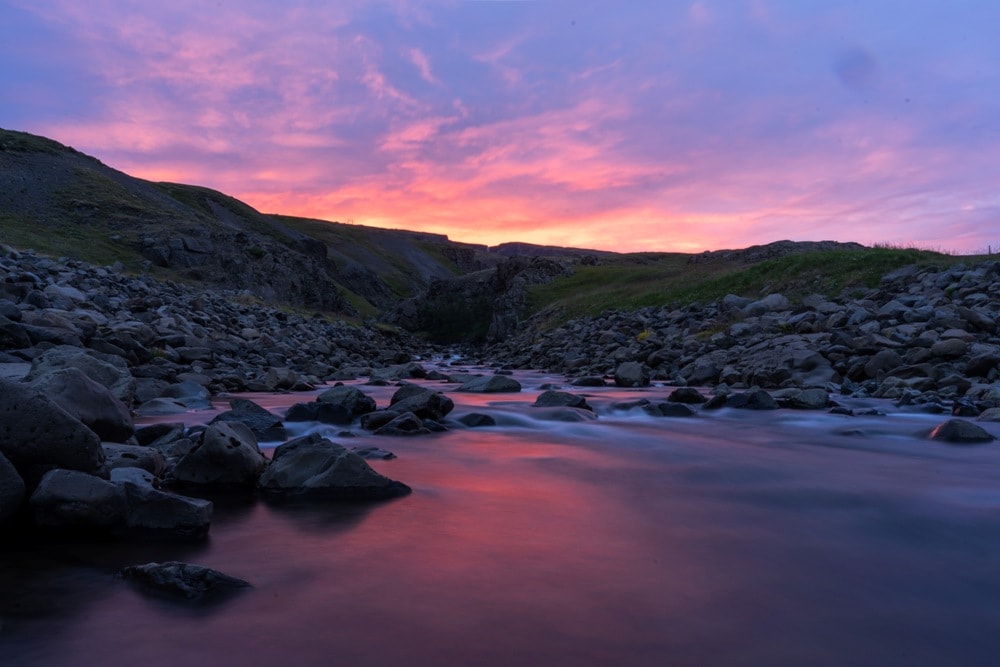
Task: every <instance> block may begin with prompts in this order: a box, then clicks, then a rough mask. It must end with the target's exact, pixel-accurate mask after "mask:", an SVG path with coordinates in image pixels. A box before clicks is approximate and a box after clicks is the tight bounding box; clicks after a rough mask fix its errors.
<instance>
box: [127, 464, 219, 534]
mask: <svg viewBox="0 0 1000 667" xmlns="http://www.w3.org/2000/svg"><path fill="white" fill-rule="evenodd" d="M111 481H112V482H113V483H115V484H117V485H118V486H119V487H121V488H122V490H123V491H124V493H125V527H124V531H123V532H124V533H126V534H127V535H129V536H134V537H154V538H191V539H199V538H202V537H205V535H207V534H208V529H209V526H210V525H211V523H212V503H211V501H208V500H203V499H201V498H188V497H187V496H181V495H178V494H176V493H168V492H166V491H161V490H159V489H157V488H155V487H154V486H153V478H152V475H150V474H149V473H148V472H146V471H144V470H140V469H139V468H119V469H116V470H113V471H112V472H111Z"/></svg>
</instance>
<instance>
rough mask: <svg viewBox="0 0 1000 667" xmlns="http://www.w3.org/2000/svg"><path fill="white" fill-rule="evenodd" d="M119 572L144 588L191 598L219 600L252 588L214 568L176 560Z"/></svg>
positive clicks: (196, 599) (182, 597)
mask: <svg viewBox="0 0 1000 667" xmlns="http://www.w3.org/2000/svg"><path fill="white" fill-rule="evenodd" d="M120 574H121V576H122V578H124V579H126V580H128V581H131V582H133V583H134V584H136V585H138V586H139V587H140V588H141V589H143V590H145V591H148V592H151V593H154V594H160V595H166V596H170V597H174V598H178V599H186V600H191V601H209V600H214V599H220V598H224V597H227V596H230V595H232V594H234V593H237V592H239V591H241V590H243V589H246V588H250V587H251V584H250V583H249V582H247V581H244V580H242V579H237V578H236V577H232V576H229V575H228V574H223V573H222V572H219V571H217V570H213V569H210V568H207V567H202V566H200V565H191V564H190V563H179V562H177V561H169V562H165V563H146V564H145V565H130V566H128V567H126V568H123V569H122V570H121V572H120Z"/></svg>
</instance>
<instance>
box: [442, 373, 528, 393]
mask: <svg viewBox="0 0 1000 667" xmlns="http://www.w3.org/2000/svg"><path fill="white" fill-rule="evenodd" d="M455 391H466V392H472V393H476V394H506V393H516V392H519V391H521V383H520V382H518V381H517V380H515V379H514V378H512V377H507V376H506V375H484V376H483V377H478V378H474V379H472V380H469V381H468V382H466V383H464V384H463V385H462V386H461V387H459V388H458V389H456V390H455Z"/></svg>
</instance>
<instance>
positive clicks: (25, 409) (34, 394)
mask: <svg viewBox="0 0 1000 667" xmlns="http://www.w3.org/2000/svg"><path fill="white" fill-rule="evenodd" d="M0 453H2V454H4V455H5V456H6V457H7V458H8V459H10V462H11V463H13V464H14V467H15V468H17V469H18V472H19V473H20V474H21V476H22V477H23V478H25V480H26V481H28V482H29V483H30V482H32V481H34V482H37V481H38V478H39V477H41V474H42V473H44V472H45V471H46V470H49V469H51V468H67V469H70V470H80V471H82V472H87V473H102V472H104V471H105V464H104V450H103V449H101V439H100V438H99V437H98V436H97V434H96V433H94V432H93V431H92V430H90V429H89V428H87V427H86V426H85V425H84V424H83V422H81V421H80V420H79V419H77V418H75V417H73V416H72V415H70V414H69V413H68V412H66V411H65V410H63V408H62V407H60V406H59V405H58V404H57V403H55V402H54V401H52V400H51V399H50V398H49V397H48V396H46V395H45V394H43V393H41V392H40V391H38V390H37V389H34V388H32V387H31V386H29V385H28V384H26V383H22V382H15V381H11V380H6V379H3V378H0ZM29 471H31V472H29ZM29 478H33V480H32V479H29Z"/></svg>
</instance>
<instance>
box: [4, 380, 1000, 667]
mask: <svg viewBox="0 0 1000 667" xmlns="http://www.w3.org/2000/svg"><path fill="white" fill-rule="evenodd" d="M517 377H518V379H519V380H520V381H521V382H522V384H523V385H524V386H525V390H524V391H523V392H522V393H520V394H493V395H475V394H460V393H454V392H450V391H449V396H451V397H452V398H453V399H454V400H455V402H456V408H455V411H454V412H453V413H452V415H450V417H455V416H459V415H461V414H463V413H467V412H472V411H478V412H487V413H490V414H492V415H494V416H495V418H496V419H497V421H498V422H499V424H498V426H496V427H489V428H481V429H454V430H452V431H450V432H448V433H445V434H438V435H431V436H424V437H418V438H392V439H388V438H375V437H373V436H370V435H367V434H365V433H364V432H363V431H361V430H360V429H357V428H355V429H354V433H355V435H356V437H353V438H338V441H339V442H341V443H342V444H345V445H348V446H354V445H363V444H378V445H379V446H381V447H383V448H386V449H390V450H391V451H393V452H395V453H396V454H397V456H398V458H396V459H393V460H388V461H373V462H372V465H373V467H375V468H376V469H377V470H379V471H380V472H382V473H384V474H386V475H388V476H390V477H392V478H394V479H398V480H401V481H403V482H405V483H407V484H409V485H410V486H411V487H413V493H412V494H411V495H409V496H407V497H405V498H401V499H397V500H393V501H389V502H383V503H376V504H365V505H357V504H346V505H344V504H319V503H315V504H307V505H294V504H293V505H272V504H268V503H264V502H259V501H249V500H245V499H239V498H233V497H229V498H227V497H225V496H223V497H216V498H214V499H215V501H216V507H215V518H214V521H213V525H212V529H211V532H210V538H209V539H208V540H207V541H205V542H204V543H198V544H179V545H178V544H163V543H139V544H110V545H109V544H106V543H81V542H61V543H56V544H48V545H37V544H33V545H25V544H17V545H8V547H6V548H5V549H4V550H3V551H2V552H0V553H2V555H0V586H2V591H3V593H2V595H3V601H2V602H0V665H3V666H4V667H20V666H27V665H45V666H47V667H48V666H51V667H58V666H61V665H66V666H69V665H74V666H75V665H91V664H93V665H104V666H108V667H112V666H118V665H122V666H125V665H128V666H130V667H134V666H136V665H142V666H143V667H161V666H162V667H166V666H171V667H173V666H176V665H219V666H223V665H240V666H242V667H255V666H267V665H287V666H291V665H351V666H353V667H360V666H367V665H373V666H374V665H412V666H425V665H427V666H430V665H446V664H447V665H463V666H483V667H494V666H496V667H499V666H508V665H547V666H549V667H559V666H567V667H568V666H579V667H585V666H591V665H593V666H597V665H602V666H604V665H620V666H623V667H624V666H629V667H641V666H646V665H649V666H654V665H655V666H657V667H663V666H665V665H671V666H686V665H701V666H714V665H727V666H728V665H748V666H751V665H752V666H757V665H810V666H822V665H830V666H837V667H842V666H844V665H852V666H857V665H907V666H910V667H915V666H922V665H949V666H952V665H954V666H957V665H962V666H970V665H996V664H997V661H998V659H1000V658H998V656H1000V445H998V444H997V443H994V444H991V445H979V446H950V445H946V444H942V443H939V442H933V441H929V440H927V439H926V438H925V437H924V436H923V434H924V433H926V431H928V430H929V429H930V428H932V427H933V426H934V425H936V424H937V423H940V422H941V421H943V420H944V419H946V416H943V415H927V414H917V413H907V412H901V411H899V410H897V409H896V408H894V407H893V406H892V405H891V404H889V403H887V402H883V401H875V400H870V401H855V402H854V403H852V404H851V406H852V407H855V408H863V407H875V408H879V409H881V410H883V411H885V412H887V413H888V414H886V415H885V416H865V417H849V416H843V415H833V414H828V413H826V412H797V411H791V410H779V411H771V412H752V411H738V410H726V409H724V410H721V411H713V412H703V413H701V414H700V415H699V416H696V417H692V418H684V419H680V418H653V417H649V416H647V415H645V414H643V413H642V412H641V411H635V410H633V411H629V412H620V411H618V412H616V411H613V410H612V409H611V405H612V404H613V403H614V402H615V401H621V400H631V399H635V398H641V397H646V398H653V399H663V398H665V397H666V396H667V394H668V393H669V392H670V389H669V388H666V387H651V388H647V389H642V390H623V389H615V388H604V389H591V388H587V389H580V388H573V389H572V391H573V392H574V393H585V394H587V395H588V396H589V398H588V401H590V402H591V404H592V405H594V406H595V407H596V408H597V411H598V413H599V414H600V417H599V419H597V420H583V421H579V422H566V421H553V420H551V419H548V417H550V416H551V415H550V414H549V413H548V412H547V411H544V410H539V409H535V408H531V407H529V406H530V403H531V402H532V401H533V400H534V398H535V397H536V396H537V395H538V393H539V391H540V390H539V387H540V386H541V385H542V384H544V383H551V382H556V383H558V382H560V378H553V377H546V376H544V375H542V374H529V373H522V374H518V375H517ZM427 384H431V385H432V386H440V388H442V389H444V390H449V389H452V388H453V387H454V385H440V384H439V383H427ZM359 386H360V387H361V388H362V389H363V390H364V391H366V392H367V393H370V394H371V395H372V396H373V397H375V398H376V400H377V401H378V403H379V405H380V406H385V405H386V404H387V403H388V398H389V396H390V395H391V393H392V392H393V391H394V388H393V387H369V386H365V385H360V384H359ZM256 398H257V399H259V400H261V401H262V402H264V403H265V404H266V405H267V406H268V407H269V408H271V409H273V410H275V411H276V412H280V411H281V410H283V409H284V408H285V407H287V406H288V405H289V404H291V403H292V402H296V401H301V400H307V399H308V398H310V397H308V396H307V397H303V396H302V395H294V396H290V395H283V396H282V395H278V396H271V397H261V396H258V397H256ZM211 414H212V413H210V412H205V413H191V414H189V415H187V416H186V419H187V420H189V421H192V422H194V421H207V419H208V418H209V417H210V416H211ZM985 426H986V428H987V429H988V430H990V431H991V432H992V433H993V434H994V435H998V436H1000V425H997V424H986V425H985ZM302 428H304V427H302V426H300V427H299V430H300V431H301V430H302ZM153 560H159V561H163V560H184V561H187V562H193V563H198V564H201V565H206V566H209V567H213V568H216V569H219V570H221V571H223V572H225V573H228V574H231V575H234V576H237V577H240V578H243V579H246V580H248V581H250V582H251V583H252V584H253V588H252V589H250V590H248V591H246V592H244V593H241V594H239V595H237V596H235V597H233V598H231V599H228V600H227V601H225V602H223V603H221V604H215V605H208V606H193V607H192V606H189V605H182V604H177V603H174V602H171V601H168V600H161V599H156V598H149V597H147V596H144V595H142V594H140V593H138V592H137V591H135V590H134V589H133V588H132V587H130V586H129V585H128V584H126V583H125V582H123V581H122V580H120V579H117V578H116V577H115V572H116V571H117V570H118V569H119V568H121V567H123V566H125V565H129V564H135V563H144V562H148V561H153Z"/></svg>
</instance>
